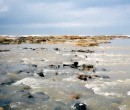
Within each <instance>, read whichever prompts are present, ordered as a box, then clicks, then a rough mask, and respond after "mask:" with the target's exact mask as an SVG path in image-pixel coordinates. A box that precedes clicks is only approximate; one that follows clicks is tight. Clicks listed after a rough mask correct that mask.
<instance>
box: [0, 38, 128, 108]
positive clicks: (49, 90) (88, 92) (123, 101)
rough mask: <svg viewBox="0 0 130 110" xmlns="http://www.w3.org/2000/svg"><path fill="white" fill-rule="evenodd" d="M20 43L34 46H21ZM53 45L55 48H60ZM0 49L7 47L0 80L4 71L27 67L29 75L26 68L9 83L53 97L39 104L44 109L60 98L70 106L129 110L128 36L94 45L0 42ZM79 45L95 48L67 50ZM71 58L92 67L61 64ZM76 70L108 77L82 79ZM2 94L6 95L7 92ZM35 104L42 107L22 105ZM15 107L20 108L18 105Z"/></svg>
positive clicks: (71, 60)
mask: <svg viewBox="0 0 130 110" xmlns="http://www.w3.org/2000/svg"><path fill="white" fill-rule="evenodd" d="M24 47H27V48H35V49H36V50H35V51H33V50H32V49H23V48H24ZM41 48H44V49H41ZM54 48H59V50H60V51H56V50H54ZM0 49H1V50H2V49H9V50H10V51H9V52H1V53H0V64H1V65H0V69H1V71H0V72H1V76H0V77H1V80H2V77H4V74H5V73H6V75H8V74H9V73H15V72H16V71H19V70H28V71H30V74H31V75H28V74H26V72H23V73H22V74H20V75H19V80H17V81H16V82H14V83H12V84H11V85H10V87H14V86H16V87H17V86H20V85H22V84H24V85H28V86H29V87H31V91H30V93H32V94H33V93H36V92H43V93H45V94H47V95H48V96H49V97H51V99H52V100H54V101H52V100H51V102H48V104H46V106H45V107H43V109H45V110H54V108H53V105H54V103H55V101H60V102H62V103H64V104H65V105H66V106H68V107H70V108H71V109H73V107H71V106H72V105H71V104H70V103H72V104H74V102H83V103H85V104H86V105H87V106H88V108H89V110H130V39H115V40H112V41H111V43H108V44H101V45H99V46H96V47H74V46H71V45H67V44H52V45H49V44H42V45H39V44H21V45H1V46H0ZM79 49H83V50H87V49H90V50H94V51H95V52H94V53H82V52H71V50H79ZM75 55H76V56H75ZM86 56H87V57H86ZM75 61H77V62H79V65H82V64H92V65H94V67H95V68H96V71H95V72H92V71H81V70H78V69H75V68H69V67H63V66H62V65H63V64H72V63H73V62H75ZM31 64H36V65H37V68H30V67H28V65H31ZM52 64H53V65H55V66H57V65H60V68H49V66H48V65H52ZM37 71H42V72H43V73H44V75H45V77H44V78H41V77H39V76H38V75H36V73H37ZM56 73H58V75H56ZM79 74H86V75H93V74H96V75H99V76H108V77H109V78H94V79H89V80H87V81H82V80H79V79H78V78H77V76H78V75H79ZM7 88H8V87H7ZM8 91H10V89H8ZM75 94H78V95H79V96H80V98H79V99H72V98H71V96H72V95H75ZM8 95H9V94H8ZM2 97H7V94H4V96H2ZM49 103H51V105H49ZM17 106H18V105H17ZM17 106H15V107H16V108H17ZM38 107H41V108H42V105H37V103H36V104H35V103H34V104H33V106H30V105H26V109H29V110H34V108H35V109H38ZM19 109H21V110H22V109H23V108H22V107H21V108H20V107H19ZM63 110H66V109H63Z"/></svg>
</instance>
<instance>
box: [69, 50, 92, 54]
mask: <svg viewBox="0 0 130 110" xmlns="http://www.w3.org/2000/svg"><path fill="white" fill-rule="evenodd" d="M71 52H84V53H94V51H91V50H82V49H81V50H71Z"/></svg>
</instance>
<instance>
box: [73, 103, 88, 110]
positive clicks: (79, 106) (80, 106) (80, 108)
mask: <svg viewBox="0 0 130 110" xmlns="http://www.w3.org/2000/svg"><path fill="white" fill-rule="evenodd" d="M74 107H75V108H76V110H87V105H86V104H84V103H75V105H74Z"/></svg>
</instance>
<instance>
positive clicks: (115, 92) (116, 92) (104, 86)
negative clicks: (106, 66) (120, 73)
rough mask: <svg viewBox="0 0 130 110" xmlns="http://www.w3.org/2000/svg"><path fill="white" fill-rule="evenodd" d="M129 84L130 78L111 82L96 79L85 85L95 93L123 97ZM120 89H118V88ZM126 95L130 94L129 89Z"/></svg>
mask: <svg viewBox="0 0 130 110" xmlns="http://www.w3.org/2000/svg"><path fill="white" fill-rule="evenodd" d="M129 86H130V79H126V80H116V81H112V82H104V81H102V80H97V81H93V82H89V83H87V84H86V85H85V87H87V88H88V89H92V90H93V92H94V93H95V94H99V95H103V96H117V97H124V96H125V95H124V94H125V93H126V92H127V90H126V89H125V88H128V87H129ZM119 87H121V88H122V90H120V88H119ZM127 95H130V91H129V92H127Z"/></svg>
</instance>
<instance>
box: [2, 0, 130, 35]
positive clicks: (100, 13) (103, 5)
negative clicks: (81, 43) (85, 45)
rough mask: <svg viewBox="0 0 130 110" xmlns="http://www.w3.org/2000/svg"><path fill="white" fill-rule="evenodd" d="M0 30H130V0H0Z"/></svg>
mask: <svg viewBox="0 0 130 110" xmlns="http://www.w3.org/2000/svg"><path fill="white" fill-rule="evenodd" d="M0 34H8V35H27V34H34V35H37V34H38V35H39V34H42V35H66V34H67V35H68V34H71V35H103V34H110V35H112V34H130V0H0Z"/></svg>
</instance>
